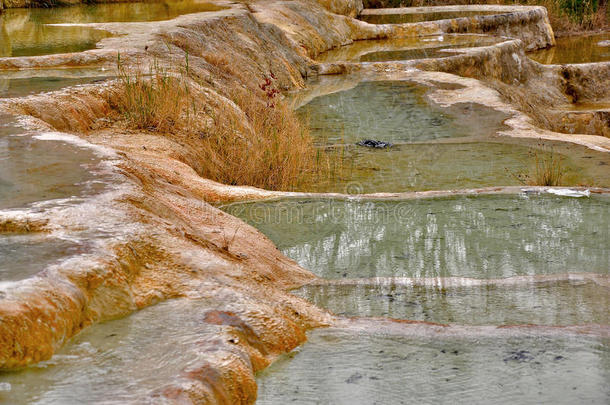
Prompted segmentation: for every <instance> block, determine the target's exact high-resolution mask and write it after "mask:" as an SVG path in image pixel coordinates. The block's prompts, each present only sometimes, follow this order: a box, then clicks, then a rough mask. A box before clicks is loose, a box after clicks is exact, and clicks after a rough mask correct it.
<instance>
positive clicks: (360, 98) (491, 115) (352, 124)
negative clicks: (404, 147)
mask: <svg viewBox="0 0 610 405" xmlns="http://www.w3.org/2000/svg"><path fill="white" fill-rule="evenodd" d="M428 90H429V89H427V88H426V87H424V86H421V85H417V84H414V83H411V82H405V81H373V82H361V83H359V84H358V85H357V86H356V87H354V88H352V89H349V90H345V91H339V92H336V93H331V94H328V95H324V96H320V97H316V98H314V99H313V100H312V101H311V102H309V103H308V104H306V105H304V106H302V107H300V108H299V109H298V110H297V113H298V114H299V116H301V117H302V118H303V119H304V120H305V121H306V122H308V123H309V127H310V130H311V132H312V134H313V136H314V137H316V139H317V140H318V142H320V143H330V144H336V143H348V144H353V143H356V142H358V141H360V140H362V139H376V140H383V141H389V142H422V141H428V140H434V139H441V138H449V137H457V136H485V135H490V134H495V133H496V132H497V131H498V130H499V129H500V128H503V124H502V121H503V120H504V119H505V118H506V117H507V116H506V114H504V113H501V112H498V111H496V110H494V109H492V108H488V107H485V106H482V105H478V104H459V105H456V106H454V107H452V108H445V109H442V108H440V107H439V106H436V105H434V104H433V103H429V102H427V101H426V100H425V93H426V91H428Z"/></svg>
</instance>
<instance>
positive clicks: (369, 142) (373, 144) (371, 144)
mask: <svg viewBox="0 0 610 405" xmlns="http://www.w3.org/2000/svg"><path fill="white" fill-rule="evenodd" d="M356 145H358V146H366V147H367V148H379V149H383V148H390V147H391V146H392V144H391V143H389V142H384V141H375V140H373V139H364V140H362V141H360V142H358V143H357V144H356Z"/></svg>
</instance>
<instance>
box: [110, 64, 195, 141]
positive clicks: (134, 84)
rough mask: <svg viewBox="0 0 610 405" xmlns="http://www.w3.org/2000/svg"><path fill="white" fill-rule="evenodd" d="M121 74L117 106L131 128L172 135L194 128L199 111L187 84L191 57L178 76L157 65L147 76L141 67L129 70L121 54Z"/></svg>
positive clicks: (119, 73) (118, 69)
mask: <svg viewBox="0 0 610 405" xmlns="http://www.w3.org/2000/svg"><path fill="white" fill-rule="evenodd" d="M117 72H118V78H119V83H120V91H119V94H118V98H117V100H116V102H115V103H116V107H117V109H118V111H119V112H120V113H121V114H122V115H123V117H124V119H125V121H126V122H127V123H128V126H130V127H132V128H134V129H146V130H151V131H159V132H171V131H175V130H179V129H182V128H186V127H189V126H190V125H191V124H192V120H193V119H194V116H195V115H196V112H197V111H196V108H195V103H194V102H193V99H192V97H191V94H190V93H191V91H190V86H189V83H188V80H187V75H188V55H187V57H186V64H185V66H184V68H180V70H179V72H178V74H176V72H170V71H169V70H168V69H165V68H164V67H162V66H161V65H160V64H159V63H158V62H157V61H154V63H153V64H152V66H151V67H150V68H149V72H148V75H145V74H144V73H143V72H142V69H140V68H139V67H137V68H135V69H130V68H128V67H126V66H125V65H124V64H123V63H122V61H121V56H120V54H119V56H118V58H117Z"/></svg>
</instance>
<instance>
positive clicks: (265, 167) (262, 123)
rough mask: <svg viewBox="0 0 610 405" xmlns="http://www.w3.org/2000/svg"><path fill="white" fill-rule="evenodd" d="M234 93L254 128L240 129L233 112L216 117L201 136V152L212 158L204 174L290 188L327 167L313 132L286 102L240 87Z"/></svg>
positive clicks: (229, 181) (233, 181) (231, 181)
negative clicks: (318, 149) (268, 98)
mask: <svg viewBox="0 0 610 405" xmlns="http://www.w3.org/2000/svg"><path fill="white" fill-rule="evenodd" d="M257 93H258V94H257ZM232 98H233V100H234V102H235V104H237V105H238V106H239V107H240V109H241V110H242V111H243V112H244V113H245V115H246V117H247V120H248V123H249V126H250V128H251V131H249V133H245V132H244V131H243V130H241V129H240V123H239V122H237V119H239V118H238V117H235V116H233V115H232V114H223V115H220V116H218V117H214V124H213V125H212V127H211V128H209V130H207V131H205V132H204V134H202V136H201V138H202V139H201V153H202V154H203V156H204V159H205V160H206V162H207V164H206V165H205V167H204V168H203V173H201V174H202V176H203V177H206V178H210V179H214V180H217V181H220V182H222V183H225V184H232V185H243V184H248V185H254V186H259V187H265V188H268V189H273V190H291V189H295V188H297V187H299V186H301V185H302V181H303V180H304V179H305V178H306V177H310V176H311V174H312V173H313V174H315V173H319V174H322V172H324V170H325V165H324V164H323V161H324V159H322V158H321V157H320V155H319V154H318V152H317V150H316V148H315V146H314V144H313V139H312V137H311V135H310V134H309V132H308V130H307V129H306V128H305V126H304V125H303V124H302V123H301V122H300V121H299V119H298V118H297V117H296V115H295V113H294V111H292V110H291V109H290V108H289V107H288V105H287V104H286V103H283V102H281V101H277V100H273V101H271V100H267V99H266V94H262V92H254V91H252V90H245V89H241V88H240V89H234V92H233V94H232Z"/></svg>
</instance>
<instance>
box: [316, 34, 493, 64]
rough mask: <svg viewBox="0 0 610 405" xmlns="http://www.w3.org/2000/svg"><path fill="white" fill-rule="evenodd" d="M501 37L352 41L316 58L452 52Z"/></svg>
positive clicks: (430, 55)
mask: <svg viewBox="0 0 610 405" xmlns="http://www.w3.org/2000/svg"><path fill="white" fill-rule="evenodd" d="M499 41H501V40H500V39H498V38H494V37H491V36H487V35H436V36H425V37H410V38H396V39H380V40H365V41H356V42H354V43H353V44H350V45H346V46H342V47H339V48H336V49H332V50H330V51H328V52H324V53H322V54H320V55H318V57H317V60H318V61H320V62H381V61H390V60H409V59H422V58H442V57H447V56H452V55H455V53H452V52H446V51H445V50H447V49H458V48H470V47H478V46H488V45H493V44H495V43H498V42H499Z"/></svg>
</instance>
